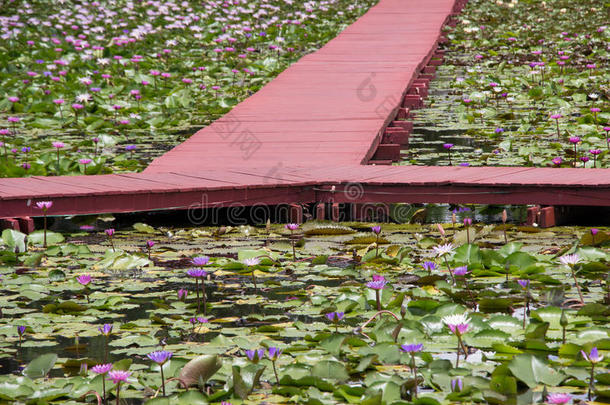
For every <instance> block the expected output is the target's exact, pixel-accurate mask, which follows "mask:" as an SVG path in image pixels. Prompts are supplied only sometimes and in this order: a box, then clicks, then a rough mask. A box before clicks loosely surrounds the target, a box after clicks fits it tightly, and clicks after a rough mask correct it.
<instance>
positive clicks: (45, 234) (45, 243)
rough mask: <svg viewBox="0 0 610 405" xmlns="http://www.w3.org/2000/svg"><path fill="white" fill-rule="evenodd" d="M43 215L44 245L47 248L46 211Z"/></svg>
mask: <svg viewBox="0 0 610 405" xmlns="http://www.w3.org/2000/svg"><path fill="white" fill-rule="evenodd" d="M43 217H44V236H43V241H42V247H43V248H45V249H46V247H47V213H46V212H44V213H43Z"/></svg>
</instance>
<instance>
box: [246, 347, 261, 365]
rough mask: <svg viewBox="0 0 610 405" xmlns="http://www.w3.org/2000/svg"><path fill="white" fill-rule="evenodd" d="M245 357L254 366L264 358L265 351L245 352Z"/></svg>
mask: <svg viewBox="0 0 610 405" xmlns="http://www.w3.org/2000/svg"><path fill="white" fill-rule="evenodd" d="M245 353H246V357H247V358H248V360H250V361H251V362H252V363H254V364H256V363H258V362H259V361H260V360H262V359H263V358H264V357H265V349H255V350H246V352H245Z"/></svg>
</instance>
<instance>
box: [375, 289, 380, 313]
mask: <svg viewBox="0 0 610 405" xmlns="http://www.w3.org/2000/svg"><path fill="white" fill-rule="evenodd" d="M375 298H376V299H377V311H381V297H380V294H379V290H375Z"/></svg>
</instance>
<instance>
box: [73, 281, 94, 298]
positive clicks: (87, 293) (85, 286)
mask: <svg viewBox="0 0 610 405" xmlns="http://www.w3.org/2000/svg"><path fill="white" fill-rule="evenodd" d="M91 280H92V278H91V275H90V274H81V275H80V276H78V277H76V281H78V283H79V284H80V285H82V286H83V288H84V293H85V295H86V296H87V302H89V284H90V283H91Z"/></svg>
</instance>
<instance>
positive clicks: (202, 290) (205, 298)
mask: <svg viewBox="0 0 610 405" xmlns="http://www.w3.org/2000/svg"><path fill="white" fill-rule="evenodd" d="M201 295H202V296H203V315H205V314H206V307H207V297H206V295H205V280H203V279H201Z"/></svg>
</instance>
